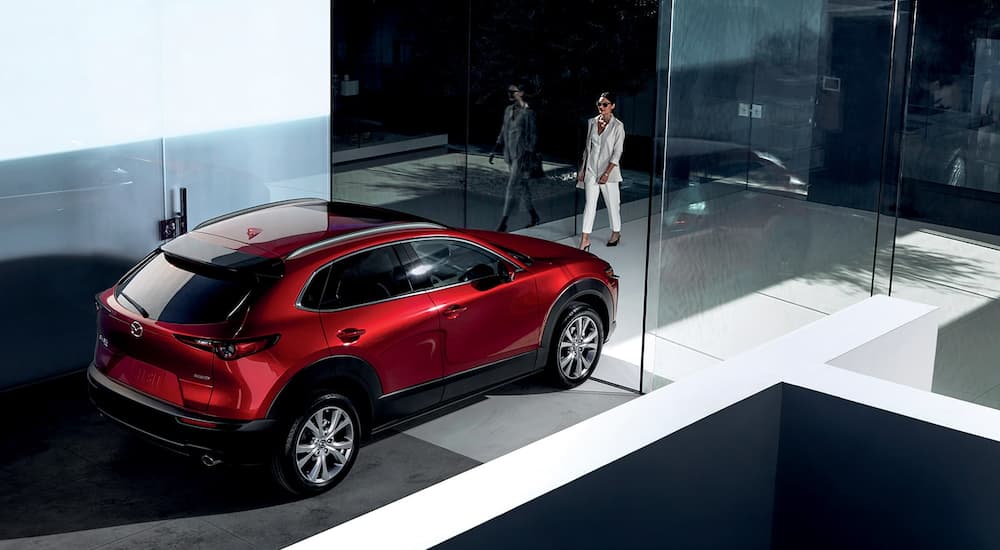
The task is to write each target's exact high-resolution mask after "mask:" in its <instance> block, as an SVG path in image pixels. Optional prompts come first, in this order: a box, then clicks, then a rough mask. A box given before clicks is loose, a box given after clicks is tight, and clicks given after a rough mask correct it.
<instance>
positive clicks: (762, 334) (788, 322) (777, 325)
mask: <svg viewBox="0 0 1000 550" xmlns="http://www.w3.org/2000/svg"><path fill="white" fill-rule="evenodd" d="M823 316H824V315H823V314H822V313H819V312H817V311H813V310H811V309H807V308H804V307H802V306H799V305H795V304H790V303H788V302H784V301H781V300H778V299H775V298H771V297H769V296H764V295H762V294H758V293H753V294H748V295H746V296H743V297H741V298H738V299H736V300H733V301H731V302H728V303H726V304H724V305H722V306H719V307H715V308H712V309H709V310H708V311H704V312H701V313H695V314H694V315H691V316H689V317H686V318H684V319H681V320H679V321H675V322H673V323H670V324H668V325H666V326H661V327H659V328H657V329H656V335H657V336H659V337H660V338H662V339H665V340H669V341H671V342H674V343H676V344H679V345H681V346H685V347H687V348H690V349H693V350H697V351H699V352H701V353H704V354H707V355H709V356H711V357H717V358H720V359H728V358H729V357H732V356H734V355H736V354H738V353H741V352H743V351H746V350H748V349H750V348H753V347H755V346H758V345H760V344H763V343H764V342H767V341H768V340H771V339H773V338H777V337H778V336H782V335H784V334H787V333H788V332H790V331H792V330H795V329H797V328H799V327H801V326H803V325H806V324H807V323H810V322H812V321H815V320H816V319H819V318H821V317H823Z"/></svg>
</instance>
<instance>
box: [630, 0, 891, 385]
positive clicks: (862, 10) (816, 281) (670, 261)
mask: <svg viewBox="0 0 1000 550" xmlns="http://www.w3.org/2000/svg"><path fill="white" fill-rule="evenodd" d="M663 17H671V20H670V21H669V23H665V24H664V25H669V26H670V27H671V28H672V31H671V33H670V35H669V36H667V35H663V34H661V36H660V51H661V56H662V55H663V52H668V54H669V66H668V68H669V77H668V78H669V86H668V89H667V91H666V93H667V94H668V96H667V113H666V117H665V124H666V131H665V134H666V146H665V157H666V162H665V165H664V166H662V169H663V171H664V173H665V175H666V183H665V188H666V191H667V193H668V194H667V196H666V197H665V200H664V204H663V208H662V215H661V216H659V217H658V218H655V219H654V222H656V224H657V229H656V230H654V232H653V234H654V236H656V237H658V242H653V243H651V247H650V260H651V263H650V267H649V269H650V272H649V274H648V280H649V283H650V286H651V287H655V289H656V292H650V294H649V296H651V297H652V300H653V301H650V302H648V308H647V333H646V338H645V342H646V348H645V352H644V366H645V369H646V371H647V372H646V373H645V376H646V380H645V382H644V389H654V388H656V387H659V386H662V385H664V384H667V383H669V382H670V381H671V380H675V379H677V378H679V377H682V376H684V375H686V374H688V373H690V372H692V371H694V370H698V369H699V368H701V367H704V366H708V365H712V364H715V363H718V362H719V361H722V360H725V359H727V358H729V357H732V356H734V355H736V354H738V353H740V352H742V351H745V350H747V349H749V348H751V347H753V346H756V345H758V344H761V343H763V342H766V341H768V340H770V339H772V338H774V337H777V336H780V335H782V334H785V333H787V332H788V331H790V330H793V329H795V328H797V327H799V326H802V325H804V324H806V323H809V322H811V321H813V320H816V319H818V318H821V317H822V316H823V315H825V314H828V313H832V312H834V311H836V310H839V309H841V308H843V307H845V306H847V305H849V304H852V303H854V302H857V301H859V300H861V299H864V298H865V297H867V296H869V295H870V292H871V284H872V265H873V245H874V242H875V224H876V215H875V208H876V204H877V198H878V191H879V186H880V183H881V167H882V150H883V143H884V139H883V131H882V128H883V124H884V120H885V115H886V98H887V84H888V71H889V67H890V54H891V46H892V37H893V34H892V29H893V25H892V24H893V6H891V5H886V3H885V2H880V1H874V0H872V1H864V0H857V1H851V2H825V1H821V0H807V1H800V0H794V1H792V0H754V1H747V0H711V1H703V0H701V1H697V2H696V1H693V0H686V1H675V2H673V11H672V14H663ZM668 38H669V42H668Z"/></svg>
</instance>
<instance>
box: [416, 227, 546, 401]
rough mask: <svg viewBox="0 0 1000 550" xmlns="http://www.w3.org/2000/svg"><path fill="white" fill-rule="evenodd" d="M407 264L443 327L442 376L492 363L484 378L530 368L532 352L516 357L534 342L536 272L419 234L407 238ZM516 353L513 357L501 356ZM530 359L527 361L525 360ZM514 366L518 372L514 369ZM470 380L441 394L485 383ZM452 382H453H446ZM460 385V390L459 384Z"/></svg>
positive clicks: (467, 246) (465, 244) (482, 251)
mask: <svg viewBox="0 0 1000 550" xmlns="http://www.w3.org/2000/svg"><path fill="white" fill-rule="evenodd" d="M405 248H406V249H407V251H408V253H409V256H410V257H409V261H408V262H407V265H406V267H405V269H406V272H407V274H408V276H409V277H410V280H411V284H413V286H414V288H415V289H427V290H428V293H427V295H428V296H429V297H430V299H431V300H432V301H433V302H434V307H435V310H436V312H437V314H438V315H439V316H440V319H441V328H442V331H443V332H444V354H443V355H444V376H445V377H449V376H452V377H455V378H461V379H462V380H465V378H464V377H460V376H457V375H461V374H463V373H471V371H473V370H474V369H476V368H477V367H483V366H491V367H492V366H495V367H496V370H497V371H501V372H498V373H496V374H490V373H487V372H485V371H489V370H491V369H488V368H484V369H482V371H484V372H482V373H481V374H483V375H484V378H487V379H494V378H496V379H497V380H498V381H499V380H502V379H504V378H508V377H512V376H514V375H516V374H518V373H520V371H522V370H525V369H527V371H530V370H531V369H533V368H534V355H533V354H532V355H531V356H530V357H519V356H522V355H523V354H525V353H527V352H531V351H533V350H535V349H537V347H538V339H539V337H540V330H541V327H540V326H538V321H537V320H538V319H539V317H540V316H539V314H538V311H537V310H538V307H539V304H538V296H537V290H536V284H535V280H534V277H533V276H532V275H531V273H529V272H527V271H518V272H516V273H515V274H514V276H513V278H512V279H513V280H511V278H510V277H508V276H507V274H508V273H513V272H514V270H515V269H516V268H515V267H514V266H513V265H511V264H510V263H508V262H507V261H506V260H504V259H503V258H501V257H499V256H497V255H496V254H494V253H492V252H491V251H489V250H487V249H485V248H482V247H480V246H478V245H476V244H473V243H471V242H468V241H463V240H459V239H445V238H435V239H421V240H416V241H411V242H409V243H407V245H406V247H405ZM512 358H517V359H519V360H517V361H511V362H506V361H505V360H508V359H512ZM529 359H530V361H529ZM513 371H517V372H513ZM488 383H489V380H480V383H478V384H477V383H474V382H468V383H465V384H463V385H462V388H455V387H452V388H451V391H449V389H447V388H446V390H445V398H448V397H450V396H451V397H453V396H455V394H456V392H457V393H465V390H469V391H472V390H475V389H478V388H479V387H482V386H485V385H488ZM449 386H453V384H449ZM463 388H464V389H463Z"/></svg>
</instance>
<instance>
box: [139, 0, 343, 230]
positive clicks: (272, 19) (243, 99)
mask: <svg viewBox="0 0 1000 550" xmlns="http://www.w3.org/2000/svg"><path fill="white" fill-rule="evenodd" d="M158 5H159V6H160V10H161V12H162V18H163V27H162V33H163V43H164V44H169V45H170V47H165V48H164V49H163V50H162V63H163V74H162V76H161V77H160V80H159V82H158V84H159V86H160V87H161V93H162V94H163V97H164V106H163V121H164V135H165V136H166V138H165V139H164V143H163V151H164V153H163V155H164V161H165V164H164V175H165V180H166V182H165V188H166V189H165V191H166V200H167V204H168V206H171V207H172V208H173V209H174V211H177V209H178V206H179V205H177V204H176V198H175V194H174V192H173V190H174V189H176V188H180V187H185V188H187V190H188V194H187V197H188V203H187V208H188V226H189V227H194V226H195V225H196V224H198V223H200V222H202V221H204V220H206V219H209V218H212V217H214V216H218V215H219V214H223V213H226V212H231V211H233V210H238V209H241V208H246V207H248V206H253V205H258V204H263V203H267V202H272V201H278V200H285V199H291V198H299V197H319V198H324V199H326V198H329V197H330V148H329V124H330V81H329V67H330V53H329V52H330V47H329V45H330V12H329V10H330V4H329V3H328V2H325V1H323V0H294V1H290V2H256V3H253V4H251V5H247V4H246V3H245V2H242V1H239V0H225V1H219V2H190V1H189V2H166V3H160V4H158ZM220 37H224V39H220Z"/></svg>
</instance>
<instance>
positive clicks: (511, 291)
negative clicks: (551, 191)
mask: <svg viewBox="0 0 1000 550" xmlns="http://www.w3.org/2000/svg"><path fill="white" fill-rule="evenodd" d="M617 301H618V280H617V277H616V276H615V274H614V272H613V271H612V269H611V266H610V265H609V264H608V263H607V262H605V261H603V260H601V259H599V258H597V257H596V256H593V255H591V254H589V253H586V252H582V251H579V250H576V249H573V248H570V247H567V246H563V245H559V244H555V243H551V242H548V241H543V240H539V239H534V238H530V237H524V236H518V235H510V234H504V233H495V232H490V231H474V230H460V229H454V228H448V227H444V226H441V225H438V224H434V223H431V222H429V221H427V220H424V219H421V218H416V217H414V216H410V215H407V214H403V213H399V212H394V211H391V210H385V209H381V208H375V207H371V206H363V205H358V204H347V203H338V202H327V201H323V200H319V199H304V200H295V201H285V202H281V203H273V204H268V205H264V206H261V207H257V208H251V209H248V210H243V211H240V212H236V213H233V214H230V215H227V216H223V217H220V218H216V219H213V220H209V221H207V222H205V223H203V224H201V225H199V226H198V227H196V228H195V229H194V230H192V231H191V232H190V233H188V234H186V235H183V236H181V237H178V238H176V239H173V240H171V241H169V242H167V243H166V244H164V245H162V246H161V247H159V248H158V249H156V250H155V251H153V252H152V253H151V254H150V255H149V256H147V257H146V258H145V259H143V260H142V261H141V262H140V263H139V264H138V265H136V266H135V267H134V268H132V269H131V270H130V271H129V272H128V273H126V274H125V276H124V277H122V279H121V280H120V281H119V282H118V283H117V284H116V285H114V286H113V287H112V288H110V289H108V290H105V291H103V292H101V293H99V294H98V296H97V312H98V313H97V333H98V334H97V344H96V349H95V353H94V362H93V364H92V365H91V366H90V368H89V370H88V380H89V387H90V394H91V399H92V400H93V401H94V403H95V404H96V405H97V407H98V408H99V409H100V410H101V411H102V412H103V413H104V414H105V415H107V416H108V417H111V418H112V419H114V420H117V421H118V422H119V423H121V424H124V425H125V426H127V427H129V428H132V429H134V430H135V431H137V432H139V433H140V434H142V435H145V436H147V437H148V438H151V439H152V440H154V441H155V442H157V443H160V444H161V445H163V446H165V447H167V448H170V449H173V450H176V451H179V452H181V453H184V454H187V455H193V456H197V457H200V458H201V460H202V461H203V462H205V463H206V464H209V465H211V464H215V463H218V462H220V461H229V462H235V463H243V464H247V463H267V464H270V466H271V469H272V471H273V474H274V477H275V478H276V479H277V481H278V482H279V483H280V484H281V485H282V486H283V487H284V488H285V489H287V490H289V491H291V492H293V493H296V494H310V493H317V492H320V491H323V490H326V489H328V488H330V487H332V486H333V485H335V484H336V483H337V482H338V481H340V480H341V479H342V478H343V477H344V476H345V475H346V474H347V472H348V470H350V468H351V465H352V464H353V463H354V461H355V459H356V457H357V453H358V448H359V443H360V441H361V440H362V439H363V438H364V437H365V436H366V435H369V434H371V433H372V432H373V431H376V430H379V429H384V428H386V427H388V426H390V425H392V424H393V423H394V422H398V421H400V420H401V419H403V418H405V417H407V416H411V415H413V414H415V413H417V412H419V411H425V410H427V409H429V408H432V407H436V406H438V405H441V404H443V403H446V402H450V401H454V400H456V399H460V398H462V397H466V396H469V395H471V394H474V393H477V392H482V391H484V390H486V389H489V388H491V387H494V386H497V385H499V384H503V383H506V382H509V381H511V380H514V379H516V378H519V377H523V376H527V375H529V374H532V373H535V372H538V371H542V370H548V372H549V374H550V376H551V379H552V380H553V381H554V382H556V383H557V384H558V385H561V386H564V387H571V386H574V385H577V384H579V383H581V382H583V381H584V380H586V379H587V377H589V376H590V374H591V373H592V372H593V370H594V367H595V366H596V364H597V361H598V358H599V357H600V354H601V348H602V345H603V343H604V342H605V340H606V339H607V337H608V335H609V334H610V332H611V330H612V329H613V327H614V325H615V308H616V305H617Z"/></svg>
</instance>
